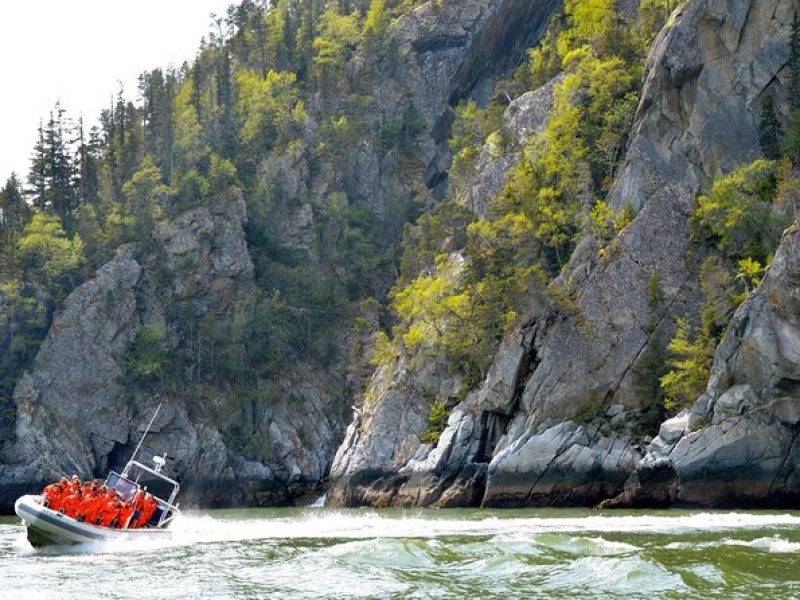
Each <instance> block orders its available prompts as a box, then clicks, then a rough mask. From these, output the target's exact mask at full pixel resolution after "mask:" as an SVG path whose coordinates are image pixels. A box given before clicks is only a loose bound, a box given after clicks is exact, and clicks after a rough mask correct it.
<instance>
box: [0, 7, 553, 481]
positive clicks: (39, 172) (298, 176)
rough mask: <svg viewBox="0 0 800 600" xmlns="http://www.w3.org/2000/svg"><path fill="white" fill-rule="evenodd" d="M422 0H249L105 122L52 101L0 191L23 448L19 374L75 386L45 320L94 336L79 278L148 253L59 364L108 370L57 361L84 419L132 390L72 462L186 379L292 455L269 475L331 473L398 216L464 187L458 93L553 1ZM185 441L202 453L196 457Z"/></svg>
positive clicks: (4, 339)
mask: <svg viewBox="0 0 800 600" xmlns="http://www.w3.org/2000/svg"><path fill="white" fill-rule="evenodd" d="M421 4H422V3H420V2H410V1H403V2H392V1H391V0H389V1H385V0H372V1H369V2H367V1H363V2H350V1H342V2H324V1H322V0H302V1H301V0H285V1H283V0H282V1H280V2H277V3H274V5H273V6H270V7H267V6H266V5H263V4H260V3H254V2H250V1H245V2H243V3H241V4H240V5H238V6H231V8H230V9H229V10H228V12H227V14H226V15H224V16H222V17H219V18H216V19H214V22H213V23H212V30H211V32H210V33H209V35H208V37H207V38H206V39H205V40H204V41H203V43H202V45H201V47H200V49H199V51H198V54H197V56H196V58H195V60H194V61H192V62H191V63H187V64H184V65H182V66H181V68H179V69H167V70H164V69H155V70H153V71H150V72H147V73H143V74H142V75H141V77H140V79H139V89H138V90H136V91H133V90H120V91H119V93H117V94H116V96H115V99H114V101H113V103H112V105H111V106H109V108H108V109H107V110H105V111H103V113H102V115H100V118H99V125H98V126H92V127H89V126H87V125H85V124H84V123H83V121H82V120H77V121H76V120H74V119H72V118H71V117H70V115H69V113H68V112H67V111H66V109H65V108H64V107H61V106H55V107H54V109H53V111H52V113H51V114H50V115H49V117H48V118H46V119H45V120H44V121H43V123H42V126H41V127H40V131H39V141H38V143H37V145H36V147H35V148H34V149H33V156H32V161H31V169H30V172H29V173H28V174H27V176H12V178H11V179H10V180H9V182H8V184H7V185H6V188H5V190H4V191H3V195H2V228H3V238H2V239H3V241H2V257H3V262H2V272H1V274H0V278H1V279H2V289H1V290H0V302H2V313H1V315H0V316H1V318H2V327H0V340H1V341H0V343H2V353H0V356H2V358H0V377H1V378H2V386H1V387H0V389H1V390H2V397H1V398H0V405H2V420H1V421H0V436H2V440H3V444H4V446H5V447H6V450H8V448H12V449H11V451H10V454H9V455H8V456H7V460H8V462H9V464H12V465H13V464H15V463H16V461H18V460H22V459H20V456H27V452H29V450H24V451H22V450H20V447H19V445H17V446H14V444H15V443H16V442H19V443H22V444H23V445H24V443H25V440H15V431H17V433H18V432H19V420H18V412H17V409H18V407H19V406H20V404H21V402H23V400H21V394H24V393H27V392H26V391H25V390H29V389H30V388H31V386H20V385H18V384H19V382H20V378H21V377H22V374H23V373H24V372H25V371H26V370H31V369H32V374H33V379H34V380H35V381H36V384H34V385H33V386H32V389H35V390H37V391H36V392H35V393H34V395H33V396H32V398H35V397H36V394H38V393H39V392H43V390H42V389H41V388H42V386H44V387H46V388H49V386H50V385H51V384H52V386H53V387H56V386H57V385H58V382H51V383H44V380H43V379H41V378H40V374H41V373H42V372H45V373H50V369H51V367H52V369H53V372H55V373H56V375H55V376H56V377H58V375H57V371H58V369H57V368H56V365H48V363H47V359H46V358H43V357H47V356H53V352H52V347H51V346H46V347H45V348H44V350H43V353H41V356H40V358H39V359H38V363H36V364H35V363H34V360H35V359H36V357H37V355H38V354H40V353H39V350H40V348H41V347H42V346H41V345H42V342H43V340H44V339H45V337H46V336H47V335H48V332H49V333H50V335H51V338H53V339H52V340H51V341H52V344H53V345H54V346H58V344H59V343H62V342H63V339H61V338H59V336H58V335H57V332H61V331H66V330H69V331H73V330H74V329H73V328H74V326H75V325H78V327H79V329H80V331H81V333H80V336H79V337H80V341H81V343H83V342H84V341H86V340H87V339H88V340H92V339H99V338H95V337H94V336H95V335H96V334H97V332H98V331H100V330H102V329H103V327H105V325H104V323H105V322H106V320H107V319H109V318H111V314H112V312H113V311H112V312H110V313H109V314H108V315H105V314H100V316H99V317H96V316H95V315H94V313H92V316H93V317H96V321H92V322H88V323H87V322H86V320H85V319H84V320H81V322H80V323H79V324H76V323H71V324H70V323H67V320H68V319H69V318H70V315H71V314H74V311H73V309H72V307H71V305H70V304H69V302H67V298H68V296H69V294H70V293H71V292H72V291H73V290H75V289H76V288H77V287H78V286H81V284H82V283H83V282H87V283H86V285H89V286H90V287H89V288H86V290H90V289H94V287H95V286H97V285H101V287H102V286H103V285H106V284H102V283H100V282H102V281H103V280H102V278H98V279H92V277H93V276H94V273H95V271H96V270H97V269H98V268H99V267H101V266H103V265H104V264H107V263H108V265H110V267H109V268H111V269H112V271H113V269H119V268H122V267H121V264H128V263H127V262H125V261H127V260H128V259H129V258H132V259H133V260H134V261H135V262H136V263H137V264H138V265H139V266H140V267H142V269H143V274H142V275H140V277H139V279H138V280H137V281H135V282H133V283H132V284H131V285H133V286H134V290H133V291H134V296H135V305H136V308H135V310H134V313H132V314H131V315H127V316H126V317H125V320H124V322H125V323H126V325H125V326H124V327H121V328H120V330H119V331H118V332H117V333H116V334H114V335H113V336H112V337H111V338H110V339H109V341H108V344H109V345H108V346H106V345H105V343H99V344H98V347H99V348H100V350H99V351H98V352H99V355H102V356H101V357H98V356H93V357H90V358H87V357H81V358H73V359H72V360H73V363H74V364H70V365H61V367H62V368H64V369H68V370H69V371H71V372H73V373H77V372H83V373H84V374H85V373H87V372H88V371H89V370H92V369H95V368H96V367H95V366H93V365H92V364H87V363H91V362H97V361H99V362H100V363H101V364H105V365H106V366H107V368H105V367H102V368H99V370H100V371H101V372H102V373H103V375H102V376H98V377H97V379H98V381H97V382H95V383H91V384H89V383H87V382H88V381H89V380H91V379H92V377H87V376H84V377H83V379H82V380H81V377H76V378H75V379H74V381H73V380H70V381H65V382H62V383H63V385H64V389H63V390H62V393H61V395H62V400H61V401H59V400H58V398H57V397H56V396H57V394H53V396H52V401H53V402H55V403H59V402H60V403H61V405H62V406H58V407H57V408H56V407H55V406H54V407H53V410H55V411H56V412H57V413H58V412H59V411H62V410H63V411H66V412H64V413H63V414H61V417H60V418H61V419H62V420H66V421H72V420H73V419H76V418H78V419H81V417H79V414H83V411H88V413H89V414H93V411H94V410H101V409H102V408H103V406H102V404H103V403H107V402H109V401H111V400H110V396H115V395H121V396H122V398H115V399H114V402H115V406H124V407H126V408H125V413H126V415H125V416H126V418H125V424H124V425H123V426H122V428H121V429H117V428H114V427H111V430H113V431H116V433H114V434H113V435H110V436H109V435H107V434H105V433H104V434H103V435H101V436H99V439H102V440H103V441H90V442H89V443H88V449H84V450H83V451H82V452H86V453H87V454H86V455H85V456H86V457H87V461H88V462H80V461H79V462H78V463H77V464H80V465H82V466H81V468H91V469H92V470H95V469H102V468H105V466H106V465H107V463H108V462H109V461H112V462H113V461H115V460H120V459H121V457H123V456H124V455H125V452H126V451H129V450H130V448H129V447H128V445H129V443H130V439H129V436H130V435H133V434H128V433H125V431H127V430H128V429H129V424H128V420H130V419H134V418H136V419H138V418H139V411H140V410H146V409H145V408H142V403H144V406H148V404H147V402H149V401H148V400H147V398H148V397H150V398H162V399H166V400H167V401H168V402H169V401H177V400H178V399H180V402H179V403H178V404H179V405H181V406H183V405H184V404H185V406H186V408H185V410H187V411H188V413H189V415H188V416H187V417H186V418H188V419H189V420H190V421H192V422H195V423H206V424H208V426H210V427H212V428H213V429H219V431H220V434H221V436H222V437H221V439H222V443H223V444H224V446H223V448H225V453H228V452H230V453H232V454H231V455H230V456H238V457H239V458H237V459H235V460H234V459H233V458H230V460H234V462H236V461H240V460H242V459H244V460H245V461H255V462H256V463H264V464H268V465H274V463H276V462H277V463H279V465H280V466H279V468H280V469H285V470H286V473H285V476H280V475H276V476H275V477H277V478H278V479H281V480H282V481H284V482H285V481H288V480H289V479H292V480H293V481H300V483H298V485H297V486H296V489H297V490H302V488H303V486H304V485H305V484H306V483H309V484H314V483H315V482H316V481H319V479H321V478H322V477H323V476H324V471H325V469H326V468H327V465H328V464H329V462H330V460H331V459H332V454H333V450H334V449H335V445H336V444H337V443H338V437H339V436H340V435H341V432H342V428H343V426H344V425H345V424H346V421H345V419H346V418H347V414H348V413H347V410H346V408H345V407H346V406H349V404H350V403H352V400H351V397H352V395H353V394H355V395H358V394H359V390H360V389H361V386H362V381H363V378H364V377H365V376H366V375H367V373H368V370H369V365H368V364H367V363H366V361H365V356H366V355H367V354H369V348H370V347H371V346H372V343H373V341H372V340H373V334H374V332H375V331H376V327H377V324H378V323H379V322H380V321H382V320H385V319H386V318H387V316H386V313H385V311H384V308H383V307H384V306H385V304H386V302H387V296H386V293H387V291H388V289H389V287H390V286H391V285H392V283H393V281H394V279H395V273H396V271H397V268H398V267H397V265H398V264H399V258H400V241H401V238H402V232H403V227H404V224H406V223H408V222H411V221H413V220H414V219H415V218H416V217H417V215H419V214H421V213H422V212H424V211H426V210H428V209H429V208H430V207H432V206H434V205H435V204H436V203H437V201H438V200H439V199H440V198H441V197H442V195H443V194H444V190H445V189H446V174H445V169H446V167H447V162H448V156H449V151H448V148H447V136H448V135H449V123H450V121H451V119H452V117H451V115H452V110H451V109H450V108H449V106H448V103H453V104H455V103H457V102H458V101H459V100H460V99H461V98H462V97H466V95H468V94H470V93H471V91H472V90H473V89H475V88H476V86H478V85H479V84H480V86H482V88H481V89H483V90H484V91H483V92H482V93H483V95H484V96H485V95H486V94H489V95H490V96H491V92H490V88H488V87H487V84H490V83H491V81H493V78H494V77H495V76H497V75H500V74H503V73H510V72H511V69H512V67H513V65H514V64H515V62H518V61H519V60H520V59H521V57H523V56H524V53H525V49H526V48H527V47H528V45H529V44H531V43H532V42H533V41H535V40H536V39H537V36H539V35H541V33H542V32H543V31H544V29H545V27H546V24H547V21H548V19H549V15H550V14H551V12H552V11H553V9H554V8H555V7H556V6H557V3H556V2H549V1H548V2H542V3H540V5H539V4H536V5H528V4H527V3H521V2H490V3H474V4H471V3H466V4H464V3H458V2H434V3H427V4H426V5H425V6H418V5H421ZM417 8H419V10H416V11H415V9H417ZM512 16H513V18H511V17H512ZM486 90H489V91H486ZM236 190H239V191H240V192H241V196H242V197H243V199H244V203H245V206H246V221H244V223H245V234H246V244H247V248H246V251H245V254H244V255H241V254H236V253H234V254H233V258H231V260H233V261H234V263H236V264H238V265H239V266H240V267H241V268H238V269H237V270H236V274H235V275H229V274H226V273H225V270H224V269H220V268H218V266H219V265H218V263H219V262H220V261H221V260H222V259H221V258H220V257H219V256H217V255H218V254H220V253H222V254H223V255H225V253H226V252H228V254H230V252H229V250H230V249H229V248H226V247H222V248H221V247H219V244H220V243H223V241H224V243H225V244H235V243H236V242H235V236H233V237H231V235H232V233H231V232H230V231H229V232H226V233H224V234H219V233H218V228H219V227H220V226H221V222H220V221H217V219H218V218H220V217H224V215H238V208H236V207H237V200H236V198H237V197H238V193H239V192H237V191H236ZM221 203H224V206H222V205H221ZM198 211H200V212H198ZM201 214H202V215H203V216H202V218H201V220H200V221H199V222H201V223H203V225H197V223H198V221H197V218H199V217H198V216H197V215H201ZM187 215H188V216H187ZM191 215H194V216H191ZM209 219H210V221H209ZM236 219H238V216H237V217H236ZM193 223H194V225H193ZM214 223H216V224H214ZM186 227H188V229H187V228H186ZM207 227H210V228H211V229H210V230H208V229H207ZM234 227H235V226H234ZM186 235H189V236H190V237H191V238H192V239H191V240H189V239H187V238H186V237H185V236H186ZM220 235H221V237H220ZM176 236H178V237H177V238H176ZM220 240H223V241H220ZM131 244H132V246H130V248H129V246H128V245H131ZM176 245H177V246H182V247H183V249H182V250H181V249H180V248H177V249H176ZM118 249H119V250H118ZM120 252H121V253H122V254H120ZM176 252H177V253H178V254H177V255H174V253H176ZM123 258H124V260H123ZM251 260H252V263H253V273H252V276H251V277H252V282H250V281H248V280H247V277H248V276H247V272H248V268H247V266H246V264H247V263H248V262H249V261H251ZM108 261H111V262H110V263H109V262H108ZM120 261H123V262H122V263H120ZM209 261H210V262H211V264H212V265H213V268H212V270H211V271H207V270H204V268H203V267H204V265H203V264H202V263H205V262H209ZM104 272H106V273H107V272H108V271H104ZM98 277H99V274H98ZM219 277H233V278H234V280H235V281H236V282H238V283H235V286H234V287H235V290H236V292H235V293H234V292H232V291H231V292H230V293H226V294H222V295H220V294H219V293H217V292H218V291H219V290H218V287H219V286H226V287H225V289H227V287H229V286H228V284H226V283H224V282H223V283H219V282H218V281H219ZM242 277H244V278H243V279H242ZM209 278H210V279H209ZM117 284H120V282H116V283H114V282H112V283H108V284H107V285H109V286H110V289H109V290H108V291H107V292H106V293H107V299H106V302H105V304H104V305H102V303H99V300H98V299H96V298H95V299H93V300H92V305H93V306H94V305H98V303H99V304H101V305H102V306H99V309H100V311H101V313H103V312H104V311H106V310H107V309H108V310H109V311H111V309H112V305H119V304H120V303H123V297H122V296H120V295H118V294H116V292H117V291H118V290H116V288H115V287H114V286H115V285H117ZM125 285H128V283H126V284H125ZM84 288H85V286H83V287H81V288H80V289H84ZM211 293H213V294H214V296H212V297H211V298H210V299H209V294H211ZM84 296H85V294H84ZM159 296H163V298H161V300H162V302H161V303H158V302H156V303H155V304H158V305H157V306H156V305H155V304H154V300H153V299H158V297H159ZM78 297H80V296H76V297H75V298H74V300H77V298H78ZM84 301H86V299H85V298H84ZM65 302H66V305H65ZM62 313H63V314H62ZM59 315H62V316H61V317H60V318H61V319H62V322H61V323H59V322H56V325H55V326H53V323H54V318H55V319H58V318H59ZM114 318H115V319H119V315H115V317H114ZM128 319H129V320H130V324H129V325H128ZM70 335H74V334H70ZM128 338H130V339H129V340H128V341H127V342H125V340H126V339H128ZM77 343H78V340H77V339H73V340H72V344H73V346H70V348H75V344H77ZM118 346H119V347H118ZM123 346H124V347H123ZM106 350H107V352H106ZM69 354H70V355H75V356H77V355H78V354H80V353H76V352H72V351H70V352H69ZM48 377H49V376H48ZM109 386H110V387H109ZM109 389H113V390H115V391H114V393H113V394H110V393H109V392H108V390H109ZM15 390H17V391H16V396H17V397H16V399H15ZM20 390H22V391H20ZM104 390H105V391H104ZM43 393H44V394H45V396H46V395H47V394H48V393H49V392H46V391H45V392H43ZM120 401H121V402H122V404H119V402H120ZM72 404H75V405H76V406H74V407H71V408H70V406H71V405H72ZM276 411H277V412H278V413H280V415H281V416H276ZM319 413H324V414H322V415H320V414H319ZM292 415H294V416H292ZM315 415H316V416H315ZM34 420H35V419H34ZM284 420H285V421H289V422H291V425H289V427H290V428H294V429H292V431H291V433H287V432H286V431H285V430H284V428H283V425H284V424H283V422H282V421H284ZM81 422H82V421H81ZM130 426H131V427H133V425H130ZM79 429H80V430H81V433H79V434H78V437H83V436H85V437H87V439H92V440H93V439H94V437H93V436H94V434H93V433H92V432H91V431H90V429H91V428H89V427H86V428H84V426H83V424H81V425H80V427H79ZM100 429H103V427H100ZM295 429H296V431H295ZM197 435H198V436H199V437H200V438H203V433H202V432H200V433H198V434H197ZM214 444H217V442H216V441H215V442H214ZM201 446H202V444H201ZM215 447H216V446H215ZM188 451H189V453H190V455H191V456H195V455H194V454H192V453H194V452H196V451H197V450H196V449H190V450H188ZM31 452H32V451H31ZM214 452H217V451H216V450H215V451H214ZM298 453H299V454H300V455H301V457H300V458H298ZM67 454H68V452H67ZM290 455H291V457H293V458H288V457H289V456H290ZM306 455H313V458H310V459H309V458H308V457H307V456H306ZM215 456H216V454H215ZM302 456H306V458H302ZM185 458H186V460H187V461H188V462H187V463H184V464H182V465H181V468H183V469H188V470H189V471H191V470H192V468H194V467H190V463H191V464H193V461H194V460H196V457H195V458H191V457H185ZM218 458H219V457H218ZM220 460H221V461H222V462H223V463H225V461H226V460H228V459H225V458H224V456H223V457H222V458H220ZM287 460H289V461H290V462H291V463H292V466H286V465H285V464H284V463H285V461H287ZM309 461H310V462H309ZM237 464H238V463H237ZM197 468H198V469H199V470H200V471H202V470H203V468H204V467H197ZM236 468H238V467H235V468H234V470H236ZM248 468H249V467H248ZM195 475H196V476H197V477H201V476H202V477H205V476H206V475H207V474H206V473H195ZM259 477H261V475H259ZM275 477H273V475H272V474H270V475H269V476H268V477H267V479H268V480H269V481H267V483H266V484H265V485H267V486H268V487H269V486H274V485H275V481H274V479H275ZM23 479H24V478H23ZM303 482H306V483H303Z"/></svg>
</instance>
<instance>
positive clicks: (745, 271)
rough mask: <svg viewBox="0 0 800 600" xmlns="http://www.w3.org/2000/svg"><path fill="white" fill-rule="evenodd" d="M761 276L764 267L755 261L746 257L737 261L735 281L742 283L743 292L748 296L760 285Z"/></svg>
mask: <svg viewBox="0 0 800 600" xmlns="http://www.w3.org/2000/svg"><path fill="white" fill-rule="evenodd" d="M763 274H764V266H763V265H762V264H761V263H760V262H758V261H757V260H754V259H752V258H749V257H747V258H743V259H741V260H740V261H739V272H738V273H737V274H736V279H738V280H739V281H742V282H743V283H744V286H745V291H746V293H748V294H749V293H750V292H752V291H753V290H754V289H756V288H757V287H758V286H759V285H760V284H761V276H762V275H763Z"/></svg>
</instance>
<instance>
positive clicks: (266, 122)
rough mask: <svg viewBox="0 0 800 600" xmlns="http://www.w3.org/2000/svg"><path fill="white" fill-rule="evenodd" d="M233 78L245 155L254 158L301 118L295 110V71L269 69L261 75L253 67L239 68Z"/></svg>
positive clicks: (298, 101) (282, 137) (283, 138)
mask: <svg viewBox="0 0 800 600" xmlns="http://www.w3.org/2000/svg"><path fill="white" fill-rule="evenodd" d="M236 81H237V84H238V87H239V103H238V108H237V110H238V115H239V122H240V132H241V138H242V143H243V144H244V146H245V152H247V153H248V156H249V157H250V158H251V159H252V160H255V159H256V158H257V157H258V156H262V155H264V154H265V153H266V152H268V151H269V150H270V149H271V148H273V147H274V146H275V144H276V143H278V142H279V141H280V140H285V139H286V137H287V136H288V135H289V134H290V132H291V131H292V129H293V127H294V126H296V125H298V124H301V123H298V122H297V119H302V118H303V116H304V113H302V112H298V105H299V103H300V99H299V96H298V91H297V88H296V86H295V83H296V81H297V75H295V74H294V73H286V72H278V71H273V70H270V71H269V72H268V73H267V76H266V77H261V75H259V74H258V73H256V72H255V71H249V70H246V69H241V70H239V71H238V72H237V74H236Z"/></svg>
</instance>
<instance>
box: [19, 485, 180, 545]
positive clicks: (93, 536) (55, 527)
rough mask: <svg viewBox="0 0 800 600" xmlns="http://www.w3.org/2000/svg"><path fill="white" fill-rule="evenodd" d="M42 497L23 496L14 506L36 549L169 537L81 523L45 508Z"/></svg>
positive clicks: (160, 531)
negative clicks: (41, 501)
mask: <svg viewBox="0 0 800 600" xmlns="http://www.w3.org/2000/svg"><path fill="white" fill-rule="evenodd" d="M40 500H41V496H32V495H28V496H22V497H21V498H19V499H18V500H17V501H16V503H15V504H14V512H15V513H17V516H18V517H19V518H21V519H22V520H23V521H24V522H25V527H26V528H27V530H28V541H29V542H30V543H31V545H32V546H34V547H40V546H73V545H75V544H87V543H92V542H103V541H107V540H121V539H123V540H124V539H151V538H153V537H156V536H157V537H159V538H160V537H163V536H165V535H169V531H168V530H167V529H153V528H148V529H111V528H109V527H100V526H97V525H90V524H88V523H81V522H80V521H76V520H75V519H73V518H72V517H68V516H66V515H64V514H61V513H59V512H56V511H54V510H50V509H49V508H45V507H44V506H42V505H41V504H40V503H39V502H40Z"/></svg>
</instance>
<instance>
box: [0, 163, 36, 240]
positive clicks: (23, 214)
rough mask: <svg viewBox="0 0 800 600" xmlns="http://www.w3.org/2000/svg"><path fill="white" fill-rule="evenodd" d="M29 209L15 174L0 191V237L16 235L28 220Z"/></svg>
mask: <svg viewBox="0 0 800 600" xmlns="http://www.w3.org/2000/svg"><path fill="white" fill-rule="evenodd" d="M30 217H31V209H30V207H29V206H28V203H27V202H25V199H24V198H23V196H22V187H21V186H20V183H19V180H18V179H17V175H16V174H15V173H12V174H11V177H9V178H8V181H6V185H5V186H4V187H3V189H2V190H0V235H2V236H3V237H4V238H5V237H7V236H8V235H12V234H17V233H19V232H20V231H22V228H23V227H24V226H25V224H26V223H27V222H28V221H29V220H30Z"/></svg>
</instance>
